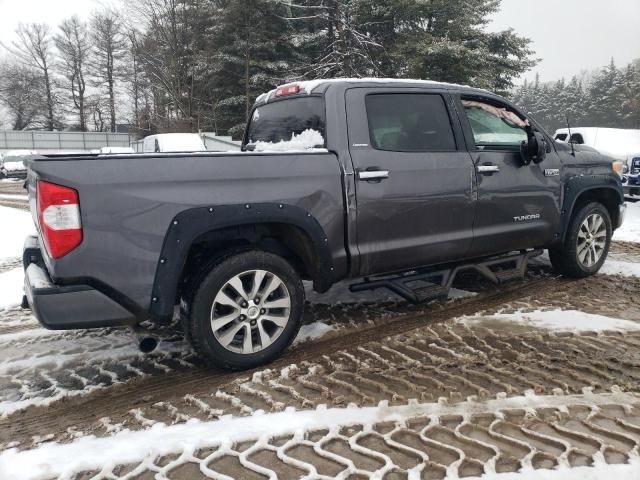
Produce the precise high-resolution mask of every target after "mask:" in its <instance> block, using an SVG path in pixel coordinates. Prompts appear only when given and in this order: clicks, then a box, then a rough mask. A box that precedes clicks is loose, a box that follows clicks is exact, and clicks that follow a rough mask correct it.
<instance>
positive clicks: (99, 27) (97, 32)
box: [91, 10, 127, 132]
mask: <svg viewBox="0 0 640 480" xmlns="http://www.w3.org/2000/svg"><path fill="white" fill-rule="evenodd" d="M91 35H92V40H93V50H94V58H93V66H94V75H95V77H96V79H97V81H98V84H99V85H101V86H104V87H106V89H107V96H108V101H109V117H110V118H109V123H110V130H111V131H112V132H115V131H116V81H117V80H118V79H119V78H120V77H121V76H122V61H123V59H124V57H125V55H126V49H127V42H126V37H125V34H124V29H123V26H122V24H121V23H120V20H119V14H118V13H117V12H116V11H114V10H104V11H102V12H97V13H95V14H94V15H93V17H92V18H91Z"/></svg>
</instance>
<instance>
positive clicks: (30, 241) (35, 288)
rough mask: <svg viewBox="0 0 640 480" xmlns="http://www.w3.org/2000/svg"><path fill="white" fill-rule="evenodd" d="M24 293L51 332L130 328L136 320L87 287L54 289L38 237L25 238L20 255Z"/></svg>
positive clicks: (59, 286) (118, 306) (106, 297)
mask: <svg viewBox="0 0 640 480" xmlns="http://www.w3.org/2000/svg"><path fill="white" fill-rule="evenodd" d="M23 263H24V268H25V280H24V290H25V295H26V297H27V302H28V303H29V306H30V307H31V310H32V312H33V314H34V315H35V317H36V318H37V319H38V321H39V322H40V323H41V324H42V325H43V326H44V327H46V328H49V329H51V330H70V329H76V328H80V329H87V328H101V327H116V326H123V325H133V324H135V323H136V321H137V320H136V317H135V315H134V314H133V313H131V312H130V311H129V310H127V309H126V308H124V307H123V306H122V305H120V304H119V303H117V302H116V301H114V300H112V299H111V298H109V297H108V296H106V295H105V294H104V293H102V292H100V291H98V290H96V289H95V288H93V287H91V286H89V285H57V284H55V283H54V282H53V281H52V280H51V278H50V276H49V273H48V272H47V270H46V267H45V266H44V262H43V261H42V254H41V252H40V248H39V245H38V238H37V237H28V238H27V240H26V242H25V245H24V251H23Z"/></svg>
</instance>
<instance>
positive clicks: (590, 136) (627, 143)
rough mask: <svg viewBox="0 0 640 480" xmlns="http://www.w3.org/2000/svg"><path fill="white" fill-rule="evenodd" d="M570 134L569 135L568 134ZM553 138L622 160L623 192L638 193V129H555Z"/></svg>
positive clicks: (639, 146)
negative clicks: (593, 149)
mask: <svg viewBox="0 0 640 480" xmlns="http://www.w3.org/2000/svg"><path fill="white" fill-rule="evenodd" d="M569 135H571V136H569ZM554 139H555V140H556V141H559V142H571V143H574V144H576V145H587V146H589V147H593V148H595V149H596V150H598V151H599V152H600V153H602V154H604V155H609V156H610V157H613V158H615V159H616V160H620V161H622V162H624V165H625V166H626V168H624V170H623V173H624V176H623V178H622V181H623V184H624V190H625V193H627V194H630V195H640V130H631V129H622V128H597V127H577V128H573V127H572V128H571V133H569V129H568V128H561V129H559V130H556V133H555V135H554Z"/></svg>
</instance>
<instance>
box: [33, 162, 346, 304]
mask: <svg viewBox="0 0 640 480" xmlns="http://www.w3.org/2000/svg"><path fill="white" fill-rule="evenodd" d="M31 170H32V172H31V177H30V189H31V194H32V195H33V186H34V184H35V183H34V181H35V179H36V178H40V179H42V180H45V181H49V182H53V183H57V184H60V185H65V186H69V187H72V188H75V189H76V190H77V191H78V194H79V197H80V209H81V216H82V225H83V235H84V237H83V241H82V244H81V245H80V246H79V247H78V248H76V249H75V250H73V251H72V252H71V253H69V254H68V255H66V256H65V257H63V258H61V259H59V260H56V261H52V260H51V259H48V258H47V259H46V262H47V266H48V268H49V272H50V274H51V275H52V277H53V278H54V280H56V281H58V282H60V283H72V282H75V281H78V280H79V279H83V280H87V279H89V280H90V281H91V283H93V284H94V285H96V284H97V286H98V287H99V288H101V289H102V290H106V292H111V293H112V296H117V297H120V298H119V300H120V301H121V302H122V301H124V302H125V303H126V304H127V305H128V306H129V307H130V308H134V309H136V310H138V313H139V314H140V312H145V311H148V309H149V305H150V302H151V292H152V287H153V283H154V276H155V274H156V268H157V265H158V260H159V255H160V251H161V249H162V245H163V241H164V239H165V236H166V234H167V230H168V228H169V225H170V223H171V221H172V219H173V218H174V217H175V216H176V215H177V214H178V213H180V212H183V211H185V210H187V209H190V208H196V207H203V206H219V205H236V204H251V203H269V202H274V203H276V202H277V203H283V204H286V205H295V206H298V207H300V208H302V209H304V210H306V211H307V212H309V213H310V214H311V215H312V216H313V217H315V219H316V220H317V221H318V223H319V224H320V225H321V226H322V228H323V230H324V232H325V234H326V236H327V238H328V243H329V248H330V250H331V253H332V255H333V258H334V265H335V266H336V275H339V274H340V272H341V271H342V270H343V269H346V251H345V246H344V245H345V242H344V211H343V194H342V180H341V174H340V168H339V166H338V161H337V158H336V157H335V156H334V155H333V154H330V153H324V152H319V153H315V152H314V153H293V154H289V153H288V154H255V153H239V154H223V155H193V154H192V155H184V156H181V155H162V154H160V155H136V156H116V157H106V158H100V157H97V158H93V159H87V158H84V159H67V160H58V159H56V160H51V159H48V160H41V161H33V162H32V163H31ZM106 292H105V293H106Z"/></svg>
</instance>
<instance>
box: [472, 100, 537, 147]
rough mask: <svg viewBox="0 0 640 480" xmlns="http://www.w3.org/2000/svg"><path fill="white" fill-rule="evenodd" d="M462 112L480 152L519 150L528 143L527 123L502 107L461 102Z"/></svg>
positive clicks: (508, 109) (485, 103) (473, 101)
mask: <svg viewBox="0 0 640 480" xmlns="http://www.w3.org/2000/svg"><path fill="white" fill-rule="evenodd" d="M462 105H463V106H464V111H465V113H466V115H467V119H468V120H469V124H470V125H471V130H472V131H473V138H474V141H475V144H476V147H478V149H480V150H485V149H497V150H519V149H520V146H521V145H522V142H526V141H528V136H527V131H526V128H527V127H528V126H529V121H528V120H526V119H523V118H521V117H520V116H519V115H518V114H517V113H516V112H514V111H513V110H511V109H510V108H508V107H506V106H502V105H497V104H493V103H489V102H483V101H479V100H462Z"/></svg>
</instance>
